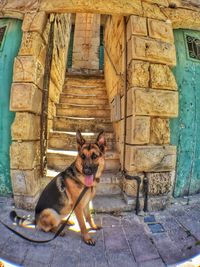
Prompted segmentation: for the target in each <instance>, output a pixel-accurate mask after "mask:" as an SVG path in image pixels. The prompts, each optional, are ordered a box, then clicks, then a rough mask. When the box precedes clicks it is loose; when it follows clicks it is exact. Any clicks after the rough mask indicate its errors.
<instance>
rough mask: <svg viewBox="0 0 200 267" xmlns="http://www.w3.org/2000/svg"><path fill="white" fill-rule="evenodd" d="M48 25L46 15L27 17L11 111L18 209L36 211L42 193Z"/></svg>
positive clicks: (12, 154) (13, 86)
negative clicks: (14, 113) (41, 173)
mask: <svg viewBox="0 0 200 267" xmlns="http://www.w3.org/2000/svg"><path fill="white" fill-rule="evenodd" d="M46 22H47V16H46V14H45V13H44V12H38V13H27V14H26V15H25V17H24V21H23V25H22V30H23V38H22V44H21V48H20V51H19V54H18V56H17V57H16V59H15V63H14V75H13V84H12V88H11V98H10V110H12V111H15V112H16V117H15V120H14V122H13V125H12V141H13V142H12V145H11V149H10V154H11V177H12V185H13V193H14V200H15V204H16V206H18V207H22V208H28V209H29V208H33V207H34V205H35V202H36V200H37V198H38V195H39V191H40V178H41V177H40V114H41V104H42V94H43V76H44V66H45V57H46V47H47V43H46V42H45V38H44V32H45V26H46ZM47 34H48V33H47Z"/></svg>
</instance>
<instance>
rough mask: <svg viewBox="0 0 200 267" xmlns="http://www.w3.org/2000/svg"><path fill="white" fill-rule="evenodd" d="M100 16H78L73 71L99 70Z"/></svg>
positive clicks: (83, 14)
mask: <svg viewBox="0 0 200 267" xmlns="http://www.w3.org/2000/svg"><path fill="white" fill-rule="evenodd" d="M99 45H100V14H90V13H80V14H76V21H75V32H74V47H73V58H72V68H73V69H93V70H98V69H99Z"/></svg>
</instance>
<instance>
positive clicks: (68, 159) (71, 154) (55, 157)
mask: <svg viewBox="0 0 200 267" xmlns="http://www.w3.org/2000/svg"><path fill="white" fill-rule="evenodd" d="M76 155H77V151H75V150H73V151H66V150H57V149H48V150H47V166H48V167H49V168H50V169H54V170H56V171H57V170H58V171H61V170H64V169H65V168H66V167H67V166H69V165H70V164H71V163H72V162H73V161H74V160H75V158H76ZM105 170H106V171H119V170H120V161H119V153H118V152H116V151H107V152H106V163H105Z"/></svg>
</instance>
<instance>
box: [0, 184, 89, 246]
mask: <svg viewBox="0 0 200 267" xmlns="http://www.w3.org/2000/svg"><path fill="white" fill-rule="evenodd" d="M87 190H88V187H84V189H83V190H82V191H81V193H80V195H79V197H78V198H77V200H76V203H75V205H74V207H73V209H72V210H71V212H70V214H69V216H68V218H67V220H66V221H64V223H63V224H62V225H61V226H60V227H59V229H58V230H57V232H56V233H55V235H54V236H53V237H52V238H51V239H47V240H34V239H31V238H28V237H26V236H24V235H23V234H21V233H19V232H17V231H16V230H14V229H13V228H12V227H10V226H8V225H7V224H5V223H4V222H2V221H1V220H0V223H1V224H2V225H4V226H5V227H6V228H7V229H9V230H10V231H11V232H13V233H14V234H16V235H18V236H19V237H21V238H23V239H25V240H27V241H30V242H33V243H48V242H50V241H52V240H54V239H55V238H56V237H57V236H58V235H59V234H60V233H61V232H62V231H63V229H64V228H65V226H66V225H67V223H68V221H69V219H70V217H71V215H72V213H73V211H74V210H75V209H76V207H77V206H78V204H79V202H80V201H81V199H82V198H83V196H84V195H85V193H86V192H87Z"/></svg>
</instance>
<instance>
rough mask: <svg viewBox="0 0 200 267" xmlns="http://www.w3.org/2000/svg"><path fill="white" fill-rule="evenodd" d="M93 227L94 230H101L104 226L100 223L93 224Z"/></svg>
mask: <svg viewBox="0 0 200 267" xmlns="http://www.w3.org/2000/svg"><path fill="white" fill-rule="evenodd" d="M91 228H92V230H101V229H102V226H101V225H99V224H93V225H92V227H91Z"/></svg>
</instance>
